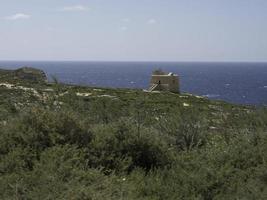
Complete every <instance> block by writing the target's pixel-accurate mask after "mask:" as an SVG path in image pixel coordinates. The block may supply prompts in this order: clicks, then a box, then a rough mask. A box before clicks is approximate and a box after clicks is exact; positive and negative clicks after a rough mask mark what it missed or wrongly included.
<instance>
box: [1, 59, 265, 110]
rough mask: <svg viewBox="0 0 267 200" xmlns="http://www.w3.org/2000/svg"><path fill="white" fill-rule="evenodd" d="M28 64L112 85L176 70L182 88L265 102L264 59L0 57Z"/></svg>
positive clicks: (4, 64) (73, 79)
mask: <svg viewBox="0 0 267 200" xmlns="http://www.w3.org/2000/svg"><path fill="white" fill-rule="evenodd" d="M21 66H31V67H36V68H39V69H42V70H44V71H45V72H46V74H47V75H48V76H49V77H50V78H51V75H54V76H56V77H57V78H58V79H59V80H60V81H61V82H64V83H71V84H79V85H89V86H97V87H112V88H140V89H147V88H148V87H149V79H150V75H151V72H152V71H153V70H155V69H158V68H161V69H163V70H165V71H167V72H174V73H177V74H179V76H180V83H181V91H182V92H187V93H192V94H196V95H202V96H206V97H209V98H210V99H220V100H225V101H228V102H232V103H241V104H253V105H267V63H211V62H209V63H204V62H201V63H197V62H194V63H190V62H59V61H57V62H48V61H38V62H37V61H0V68H9V69H15V68H18V67H21Z"/></svg>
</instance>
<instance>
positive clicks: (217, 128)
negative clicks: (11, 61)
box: [0, 79, 267, 200]
mask: <svg viewBox="0 0 267 200" xmlns="http://www.w3.org/2000/svg"><path fill="white" fill-rule="evenodd" d="M266 126H267V112H266V110H265V109H264V108H261V109H256V108H254V107H248V106H239V105H232V104H228V103H225V102H221V101H210V100H208V99H205V98H202V97H198V96H193V95H189V94H172V93H147V92H143V91H140V90H127V89H105V88H90V87H80V86H70V85H63V84H58V83H55V84H47V83H45V82H43V83H35V84H34V83H32V82H27V81H25V80H19V81H14V80H13V79H12V80H8V79H1V81H0V199H99V200H105V199H107V200H110V199H116V200H117V199H147V200H150V199H155V200H161V199H162V200H166V199H207V200H208V199H266V198H267V189H266V188H267V135H266V134H267V133H266Z"/></svg>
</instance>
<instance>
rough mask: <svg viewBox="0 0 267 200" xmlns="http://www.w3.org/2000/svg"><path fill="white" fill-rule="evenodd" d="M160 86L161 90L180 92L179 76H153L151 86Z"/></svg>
mask: <svg viewBox="0 0 267 200" xmlns="http://www.w3.org/2000/svg"><path fill="white" fill-rule="evenodd" d="M155 84H158V85H159V87H157V89H158V88H160V90H163V91H170V92H180V84H179V77H178V76H177V75H173V74H172V75H152V77H151V80H150V86H151V87H152V86H153V85H155Z"/></svg>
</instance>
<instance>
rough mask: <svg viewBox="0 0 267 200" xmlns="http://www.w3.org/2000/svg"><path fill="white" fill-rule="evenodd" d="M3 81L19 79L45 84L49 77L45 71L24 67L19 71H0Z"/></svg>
mask: <svg viewBox="0 0 267 200" xmlns="http://www.w3.org/2000/svg"><path fill="white" fill-rule="evenodd" d="M0 77H1V79H13V80H14V79H17V80H26V81H31V82H38V83H44V82H46V81H47V77H46V74H45V72H44V71H42V70H40V69H36V68H32V67H22V68H19V69H17V70H0Z"/></svg>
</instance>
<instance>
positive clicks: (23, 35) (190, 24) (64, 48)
mask: <svg viewBox="0 0 267 200" xmlns="http://www.w3.org/2000/svg"><path fill="white" fill-rule="evenodd" d="M0 60H102V61H103V60H106V61H109V60H122V61H128V60H132V61H144V60H147V61H159V60H160V61H267V1H266V0H0Z"/></svg>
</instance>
